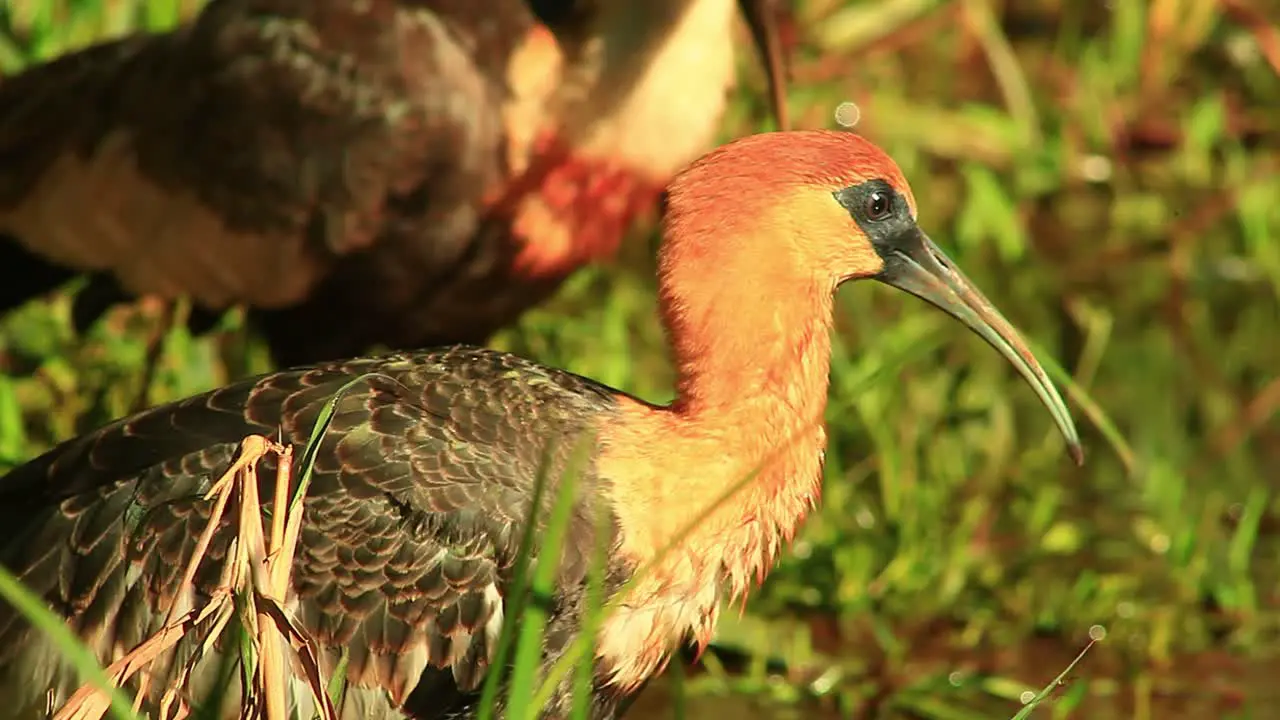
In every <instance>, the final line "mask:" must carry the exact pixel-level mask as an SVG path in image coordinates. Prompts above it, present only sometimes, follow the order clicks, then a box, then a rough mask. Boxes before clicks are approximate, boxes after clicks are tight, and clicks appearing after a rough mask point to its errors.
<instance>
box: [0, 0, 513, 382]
mask: <svg viewBox="0 0 1280 720" xmlns="http://www.w3.org/2000/svg"><path fill="white" fill-rule="evenodd" d="M535 24H536V20H535V18H534V16H533V15H532V14H531V12H530V10H529V8H528V7H527V5H526V4H525V3H524V2H521V1H520V0H488V1H487V2H485V3H481V4H476V3H470V4H468V3H462V2H455V1H450V0H434V1H431V2H410V1H408V0H368V1H367V2H352V1H351V0H212V1H211V2H210V3H209V4H208V5H207V6H206V7H205V8H204V10H203V11H202V12H201V14H200V15H199V17H198V18H197V19H196V20H194V21H193V22H191V23H189V24H186V25H183V26H180V27H178V28H176V29H174V30H172V31H169V32H165V33H159V34H141V35H135V36H130V37H126V38H123V39H119V40H114V41H110V42H106V43H103V44H100V45H96V46H93V47H91V48H88V49H86V50H83V51H79V52H75V53H72V54H69V55H66V56H64V57H61V58H58V59H56V60H54V61H52V62H49V63H46V64H44V65H40V66H36V67H33V68H31V69H29V70H28V71H26V72H24V73H21V74H18V75H16V76H14V77H12V78H8V79H6V80H5V82H3V83H0V108H3V109H4V111H3V113H0V158H4V163H3V164H4V172H3V173H0V231H3V232H5V233H7V234H8V235H9V236H10V237H9V238H5V241H7V242H9V241H16V242H17V243H19V244H20V245H21V246H22V248H23V249H24V250H25V251H26V253H27V256H28V257H29V258H30V259H31V260H32V261H33V262H35V261H37V260H43V261H45V262H46V263H47V262H50V261H51V262H54V263H57V264H59V265H62V266H65V267H68V268H72V269H74V270H76V271H81V272H90V273H94V272H98V273H106V274H109V275H112V276H114V277H117V278H119V280H120V284H121V285H122V286H123V287H124V288H125V289H126V290H128V291H129V292H130V293H133V294H138V295H141V294H153V295H159V296H163V297H182V296H186V297H191V298H192V300H193V301H194V302H195V303H196V304H197V305H201V306H205V307H208V308H211V309H222V308H225V307H227V306H229V305H234V304H245V305H247V306H250V307H252V308H255V309H257V310H258V311H260V312H261V313H262V318H261V320H262V324H263V325H264V328H265V330H266V333H267V335H268V339H269V341H270V342H271V344H272V346H273V350H275V351H276V354H277V357H278V359H279V360H280V361H281V362H282V363H284V364H293V363H297V362H311V361H314V360H319V359H329V358H334V357H347V356H351V355H355V354H359V353H360V352H363V351H364V350H365V349H366V348H367V347H368V346H369V345H370V344H371V343H374V342H380V343H385V344H389V345H393V346H395V347H426V346H430V345H432V344H434V343H435V342H438V341H441V340H443V339H448V341H450V342H458V341H468V340H480V339H483V338H484V337H485V335H486V334H487V333H488V332H491V331H492V329H493V328H494V327H497V326H501V325H502V324H505V323H506V322H509V321H510V319H511V318H512V317H514V315H515V314H516V313H517V310H518V309H523V307H524V305H525V304H526V303H528V302H530V301H529V300H528V299H527V298H510V299H508V298H507V294H506V293H505V290H506V288H505V287H504V280H505V279H506V278H504V277H503V276H502V273H503V271H504V270H505V269H506V267H507V264H508V263H507V260H509V258H508V257H507V256H509V255H512V254H514V253H515V250H514V249H513V248H510V247H508V245H509V244H510V243H509V238H508V237H506V233H505V232H503V231H502V228H501V227H498V228H495V229H493V230H485V229H484V225H485V223H486V218H485V217H484V209H483V207H482V206H481V205H480V203H479V199H480V198H481V197H482V196H483V195H484V194H485V193H486V192H488V191H491V190H493V189H494V188H495V187H497V186H499V185H500V181H501V179H502V177H503V173H504V167H503V163H504V157H503V142H504V128H503V116H502V112H501V108H502V107H503V103H504V101H505V100H506V98H507V93H508V91H509V89H508V88H507V87H506V85H505V73H506V70H507V63H508V61H509V59H510V57H511V54H512V53H513V52H514V49H515V48H516V47H517V46H518V45H519V44H520V43H522V42H524V40H525V38H526V36H527V35H528V33H529V32H530V30H531V29H532V28H534V27H535ZM4 270H5V273H6V275H8V274H10V273H13V274H21V273H22V272H23V271H22V268H21V267H18V266H6V267H5V268H4ZM54 280H56V278H48V279H45V280H44V282H43V283H42V284H43V285H48V284H50V283H51V282H53V281H54ZM476 288H484V289H485V290H487V291H488V293H489V295H490V296H492V297H491V298H490V299H488V300H486V295H485V294H484V293H483V292H481V291H480V290H479V289H476ZM23 299H25V298H21V297H19V298H13V299H8V300H7V302H9V303H10V304H12V303H16V302H18V301H20V300H23ZM100 311H101V308H100V309H99V312H100ZM463 328H466V329H468V330H469V331H463V330H462V329H463ZM472 328H474V330H471V329H472ZM467 335H472V336H473V337H467Z"/></svg>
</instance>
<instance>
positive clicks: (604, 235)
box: [490, 133, 663, 277]
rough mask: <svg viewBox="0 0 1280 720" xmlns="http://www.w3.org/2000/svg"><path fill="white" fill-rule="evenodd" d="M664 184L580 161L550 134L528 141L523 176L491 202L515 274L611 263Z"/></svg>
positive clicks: (607, 164)
mask: <svg viewBox="0 0 1280 720" xmlns="http://www.w3.org/2000/svg"><path fill="white" fill-rule="evenodd" d="M662 190H663V188H662V186H661V185H660V184H658V183H655V182H653V181H651V180H648V179H647V178H644V177H642V176H641V175H640V174H638V173H636V172H634V171H632V170H630V169H627V168H624V167H621V166H618V165H614V164H612V163H610V162H608V161H607V160H603V159H598V158H590V157H583V156H581V155H576V154H574V153H573V152H572V151H571V150H570V148H569V147H568V146H567V145H566V144H565V143H563V142H562V141H560V140H559V139H558V138H557V137H555V135H554V134H552V133H543V134H542V135H540V136H539V137H538V138H537V140H535V141H534V146H533V158H532V160H531V161H530V163H529V167H528V169H527V170H525V171H524V172H523V173H521V174H519V175H518V176H516V177H515V178H514V179H513V180H512V181H511V182H509V183H508V184H507V186H506V188H505V189H504V191H503V192H502V194H501V195H500V196H499V197H498V198H496V199H495V200H493V201H492V203H491V204H490V211H491V212H493V213H496V214H500V215H503V216H506V217H507V218H508V219H509V220H510V222H511V231H512V235H513V236H514V237H515V238H516V239H517V242H518V243H519V244H520V250H519V253H518V254H517V256H516V259H515V262H514V269H515V271H516V272H517V273H518V274H520V275H523V276H525V277H553V276H557V275H565V274H568V273H569V272H572V271H573V270H575V269H577V268H578V267H579V266H581V265H584V264H587V263H590V262H593V261H596V260H602V259H605V258H609V257H612V256H613V255H614V254H615V253H616V252H617V250H618V247H619V245H620V244H621V242H622V238H623V237H624V236H625V235H626V233H627V231H628V230H629V229H630V227H631V225H632V224H633V223H634V222H635V221H636V220H637V219H638V218H639V217H640V216H641V215H643V214H646V213H648V212H650V211H652V210H653V209H654V208H656V207H657V203H658V198H659V197H660V196H661V194H662Z"/></svg>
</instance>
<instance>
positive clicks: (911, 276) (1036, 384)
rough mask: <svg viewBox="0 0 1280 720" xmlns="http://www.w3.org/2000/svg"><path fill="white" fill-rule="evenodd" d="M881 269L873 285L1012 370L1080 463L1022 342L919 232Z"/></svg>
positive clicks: (1071, 430)
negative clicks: (930, 314)
mask: <svg viewBox="0 0 1280 720" xmlns="http://www.w3.org/2000/svg"><path fill="white" fill-rule="evenodd" d="M881 256H882V257H883V258H884V269H883V270H882V271H881V272H880V274H879V275H877V276H876V279H877V280H879V281H881V282H883V283H886V284H888V285H892V286H893V287H896V288H898V289H899V290H905V291H906V292H909V293H911V294H912V295H915V296H916V297H918V298H920V299H922V300H926V301H928V302H930V303H932V304H933V305H934V306H936V307H938V308H939V309H941V310H943V311H944V312H946V313H947V314H948V315H951V316H952V317H954V318H956V319H957V320H959V321H960V322H962V323H964V324H965V325H967V326H969V329H970V330H973V331H974V332H975V333H977V334H978V335H979V336H981V337H982V339H983V340H986V341H987V342H988V343H990V344H991V346H992V347H994V348H995V349H996V350H998V351H999V352H1000V354H1001V355H1004V356H1005V358H1006V359H1008V361H1009V362H1010V363H1012V364H1013V366H1014V367H1015V368H1017V369H1018V372H1019V373H1021V374H1022V377H1023V378H1025V379H1026V381H1027V382H1028V383H1030V385H1031V388H1032V389H1033V390H1035V392H1036V395H1037V396H1039V397H1040V401H1041V402H1043V403H1044V405H1045V407H1047V408H1048V409H1049V412H1050V414H1052V415H1053V421H1054V423H1056V424H1057V426H1058V430H1059V431H1061V433H1062V437H1063V438H1065V439H1066V441H1067V451H1068V452H1069V453H1070V454H1071V459H1072V460H1074V461H1075V463H1076V464H1077V465H1080V464H1083V463H1084V451H1083V450H1082V448H1081V447H1080V436H1079V434H1078V433H1077V432H1076V426H1075V423H1074V422H1072V420H1071V414H1070V413H1069V412H1068V411H1067V405H1066V403H1064V402H1063V401H1062V397H1061V396H1060V395H1058V391H1057V389H1056V388H1055V387H1054V386H1053V383H1052V382H1051V381H1050V380H1049V376H1048V375H1046V374H1045V372H1044V368H1042V367H1041V366H1040V363H1039V361H1037V360H1036V358H1035V356H1034V355H1032V354H1031V350H1030V349H1028V348H1027V344H1026V342H1025V341H1024V340H1023V339H1022V337H1021V336H1020V335H1019V334H1018V331H1017V330H1014V329H1013V326H1012V325H1010V324H1009V321H1008V320H1005V319H1004V316H1003V315H1001V314H1000V312H999V311H998V310H996V308H995V306H993V305H992V304H991V302H990V301H989V300H987V298H986V297H985V296H984V295H983V294H982V293H981V292H980V291H979V290H978V288H977V287H976V286H975V285H974V284H973V283H972V282H971V281H970V280H969V278H967V277H965V276H964V273H962V272H960V269H959V268H957V267H956V265H955V263H953V262H952V261H951V259H950V258H948V257H947V256H946V254H945V253H943V252H942V250H941V249H940V248H939V247H938V246H937V245H935V244H934V242H933V241H932V240H930V239H929V236H928V235H925V234H924V231H922V230H920V229H919V228H913V229H912V231H911V232H910V233H908V234H906V235H905V236H903V237H900V238H898V239H896V240H895V242H894V243H893V244H892V247H889V248H885V249H883V250H882V251H881Z"/></svg>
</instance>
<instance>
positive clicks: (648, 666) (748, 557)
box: [597, 238, 833, 689]
mask: <svg viewBox="0 0 1280 720" xmlns="http://www.w3.org/2000/svg"><path fill="white" fill-rule="evenodd" d="M750 246H753V247H759V248H766V247H769V246H770V245H769V244H767V243H766V242H765V240H764V239H763V238H760V239H757V240H755V241H753V242H751V243H750ZM743 247H744V246H743V245H737V244H735V243H725V242H720V243H712V244H707V245H699V244H693V243H689V244H682V243H680V242H672V241H671V239H670V238H669V239H668V242H667V243H666V244H665V245H664V248H663V251H662V257H661V266H662V270H661V273H662V274H661V282H662V287H661V302H662V310H663V314H664V318H665V320H666V322H667V324H668V327H669V331H670V334H671V339H672V345H673V353H674V360H675V362H676V365H677V370H678V378H679V380H678V383H679V385H678V391H679V392H678V398H677V400H676V401H675V402H674V403H673V404H672V405H671V406H669V407H665V408H655V407H652V406H648V405H643V404H640V403H624V404H623V407H622V413H621V417H620V418H619V419H618V421H617V422H616V423H615V424H613V425H612V426H611V427H609V428H606V431H605V433H604V437H603V438H602V439H603V440H604V443H603V450H602V452H601V454H600V455H599V456H598V457H597V470H598V471H599V472H600V474H601V476H602V477H603V478H607V480H608V482H609V483H610V487H611V493H612V499H613V508H614V511H615V513H616V514H617V517H618V521H619V526H620V529H621V546H620V548H619V549H620V552H621V554H622V555H623V557H624V558H626V559H628V560H630V561H631V562H632V563H634V564H635V565H636V566H637V567H645V566H647V567H648V569H647V571H646V574H645V575H644V576H643V578H642V580H641V582H639V583H638V584H637V585H636V586H635V588H634V589H633V590H632V591H631V592H632V596H631V599H630V600H629V602H628V603H627V605H626V606H625V608H624V609H623V610H622V611H620V612H619V613H617V614H616V615H615V616H614V617H613V618H612V619H611V620H610V621H608V622H607V623H606V625H605V627H604V628H603V629H602V633H601V637H600V645H599V653H600V657H601V658H602V659H603V661H604V666H603V667H604V668H606V669H607V678H608V681H609V682H610V683H613V684H615V685H616V686H618V687H620V688H623V689H627V688H634V687H638V685H639V683H641V682H643V680H644V679H645V678H647V677H649V676H650V675H651V674H652V673H653V672H656V671H657V670H658V669H659V668H660V667H661V666H662V665H663V663H665V662H666V658H667V653H668V651H669V650H670V649H671V648H672V647H674V646H675V644H677V643H678V642H679V641H680V640H681V639H682V638H684V637H686V636H687V635H689V634H692V636H693V637H694V638H695V639H696V640H697V642H698V643H699V644H701V645H703V646H705V645H706V643H708V642H709V641H710V640H711V636H712V634H713V632H714V629H715V624H716V619H717V617H718V614H719V608H720V604H721V602H722V601H723V600H725V599H726V598H729V597H737V598H742V597H745V595H746V593H747V592H748V591H749V590H750V588H751V587H753V586H754V585H755V584H757V583H759V582H760V581H762V580H763V579H764V576H765V574H766V573H767V572H768V571H769V569H770V568H771V567H772V566H773V563H774V560H775V559H776V558H777V556H778V554H779V551H780V550H781V548H782V546H783V544H784V543H786V542H787V541H788V540H790V539H791V538H792V536H793V535H794V534H795V532H796V530H797V529H798V528H799V526H800V523H801V521H802V520H803V519H804V517H805V515H806V514H807V513H808V511H809V510H810V509H812V508H813V506H814V505H815V504H816V503H817V500H818V496H819V491H820V486H821V476H822V458H823V449H824V447H825V445H826V434H825V429H824V425H823V414H824V411H825V408H826V400H827V385H828V379H827V374H828V369H829V364H830V336H829V331H830V328H831V319H832V298H831V291H832V289H833V288H831V287H830V286H827V287H824V286H823V285H822V283H821V282H819V281H818V280H817V279H815V276H814V275H813V274H808V275H806V274H805V273H803V272H797V270H798V268H797V267H796V266H794V265H791V264H790V263H789V261H788V260H787V258H785V257H783V258H776V257H775V258H770V257H765V256H764V255H762V254H760V253H752V252H750V251H748V250H744V249H743ZM708 252H711V253H720V252H723V255H721V256H720V257H714V258H712V257H706V256H705V253H708ZM700 256H701V257H700ZM713 507H714V508H715V509H714V511H712V512H710V513H708V512H707V510H708V509H709V508H713ZM695 523H696V524H695ZM690 526H693V527H694V529H693V530H692V531H691V532H686V531H687V529H688V528H689V527H690ZM673 541H674V542H673ZM659 553H663V554H662V555H661V556H659Z"/></svg>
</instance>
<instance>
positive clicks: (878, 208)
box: [867, 190, 893, 220]
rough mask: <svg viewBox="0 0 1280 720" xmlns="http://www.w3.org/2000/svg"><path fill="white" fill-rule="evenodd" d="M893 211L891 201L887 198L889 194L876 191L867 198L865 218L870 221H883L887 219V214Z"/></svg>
mask: <svg viewBox="0 0 1280 720" xmlns="http://www.w3.org/2000/svg"><path fill="white" fill-rule="evenodd" d="M892 209H893V200H892V198H890V197H889V193H886V192H882V191H880V190H877V191H875V192H873V193H871V194H870V195H868V196H867V218H868V219H871V220H883V219H885V218H887V217H889V212H890V211H891V210H892Z"/></svg>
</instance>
